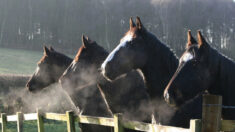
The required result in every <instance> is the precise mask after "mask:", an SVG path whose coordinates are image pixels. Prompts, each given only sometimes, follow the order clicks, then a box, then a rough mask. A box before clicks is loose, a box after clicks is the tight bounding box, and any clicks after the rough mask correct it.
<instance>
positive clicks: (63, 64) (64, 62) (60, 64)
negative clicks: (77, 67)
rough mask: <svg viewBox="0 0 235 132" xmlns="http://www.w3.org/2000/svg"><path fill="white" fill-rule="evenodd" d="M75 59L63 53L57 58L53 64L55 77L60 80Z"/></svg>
mask: <svg viewBox="0 0 235 132" xmlns="http://www.w3.org/2000/svg"><path fill="white" fill-rule="evenodd" d="M72 61H73V59H71V58H69V57H67V56H65V55H62V56H61V57H60V58H57V59H56V60H55V62H54V64H53V69H52V70H54V79H55V80H57V81H58V79H59V78H60V76H61V75H62V74H63V72H64V71H65V70H66V68H67V67H68V66H69V65H70V64H71V63H72Z"/></svg>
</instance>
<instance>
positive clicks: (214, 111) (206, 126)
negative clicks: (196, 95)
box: [202, 95, 222, 132]
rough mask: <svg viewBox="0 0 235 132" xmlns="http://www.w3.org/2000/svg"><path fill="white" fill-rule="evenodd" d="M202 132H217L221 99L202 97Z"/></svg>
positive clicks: (218, 97)
mask: <svg viewBox="0 0 235 132" xmlns="http://www.w3.org/2000/svg"><path fill="white" fill-rule="evenodd" d="M202 105H203V107H202V132H218V131H219V130H220V128H221V110H222V97H221V96H217V95H203V104H202Z"/></svg>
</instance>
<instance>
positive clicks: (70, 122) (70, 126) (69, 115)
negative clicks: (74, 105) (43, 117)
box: [66, 111, 75, 132]
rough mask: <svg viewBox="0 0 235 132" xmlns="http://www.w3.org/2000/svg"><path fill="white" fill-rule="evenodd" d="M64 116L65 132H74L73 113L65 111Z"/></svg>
mask: <svg viewBox="0 0 235 132" xmlns="http://www.w3.org/2000/svg"><path fill="white" fill-rule="evenodd" d="M66 116H67V131H68V132H75V122H74V113H73V111H66Z"/></svg>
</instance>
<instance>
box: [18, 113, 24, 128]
mask: <svg viewBox="0 0 235 132" xmlns="http://www.w3.org/2000/svg"><path fill="white" fill-rule="evenodd" d="M16 116H17V132H23V118H24V117H23V114H22V113H21V112H17V113H16Z"/></svg>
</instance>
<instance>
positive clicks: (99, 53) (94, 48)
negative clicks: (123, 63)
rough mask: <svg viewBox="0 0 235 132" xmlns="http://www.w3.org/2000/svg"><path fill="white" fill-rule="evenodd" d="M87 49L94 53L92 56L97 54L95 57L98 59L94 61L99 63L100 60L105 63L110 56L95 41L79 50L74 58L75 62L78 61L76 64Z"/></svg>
mask: <svg viewBox="0 0 235 132" xmlns="http://www.w3.org/2000/svg"><path fill="white" fill-rule="evenodd" d="M86 48H89V49H90V52H92V54H97V56H96V55H94V57H96V58H95V59H94V60H92V61H99V60H102V61H103V60H104V59H105V58H106V57H107V56H108V54H109V53H108V51H106V50H105V49H104V48H103V47H101V46H100V45H98V44H97V43H96V42H95V41H93V42H92V43H91V44H90V45H89V46H88V47H85V46H84V45H82V46H81V47H80V48H79V50H78V52H77V54H76V56H75V58H74V61H76V62H78V61H79V58H80V56H81V53H82V51H83V50H84V49H86ZM97 57H98V58H97ZM99 63H101V62H99Z"/></svg>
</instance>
